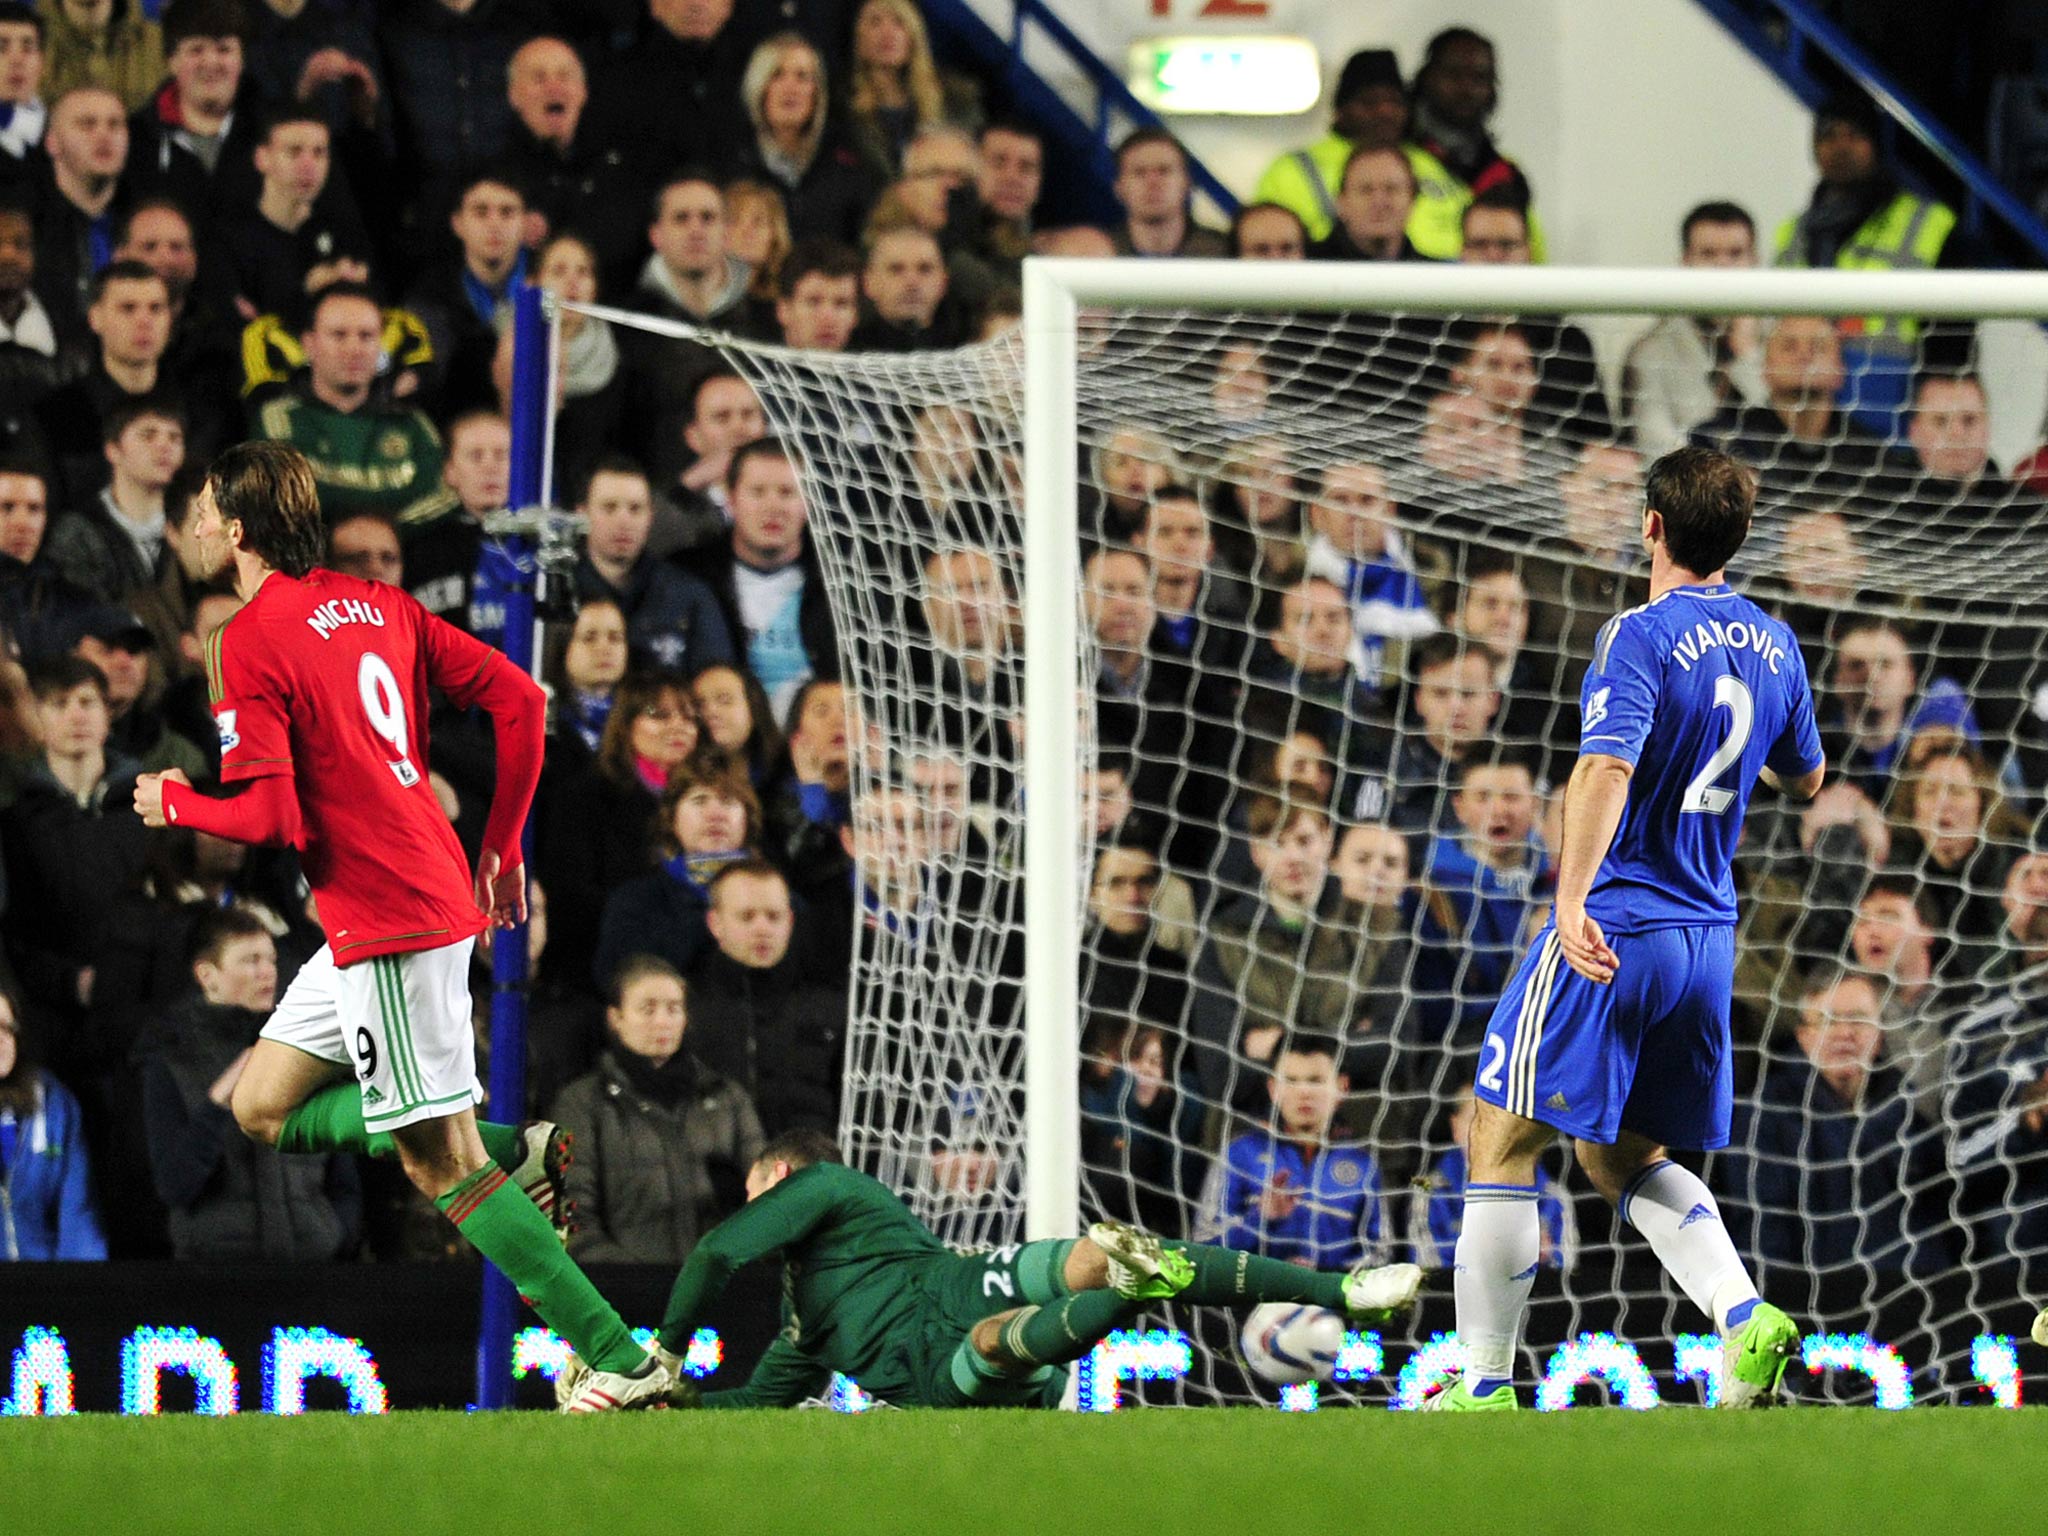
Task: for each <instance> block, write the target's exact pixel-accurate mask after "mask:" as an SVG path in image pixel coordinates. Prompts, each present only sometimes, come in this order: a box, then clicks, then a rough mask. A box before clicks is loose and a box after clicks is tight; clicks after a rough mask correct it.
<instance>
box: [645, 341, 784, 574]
mask: <svg viewBox="0 0 2048 1536" xmlns="http://www.w3.org/2000/svg"><path fill="white" fill-rule="evenodd" d="M767 434H768V418H767V416H766V415H765V414H764V413H763V412H762V410H761V401H760V397H759V396H757V395H756V394H755V393H754V386H753V385H751V384H749V383H748V382H747V381H746V380H745V379H744V378H743V377H741V376H740V374H739V373H738V372H737V371H736V370H735V369H734V368H733V367H732V366H731V365H730V364H729V363H724V362H720V363H717V364H714V365H713V366H712V367H710V368H707V369H705V370H704V372H703V373H701V374H700V375H698V377H697V378H696V380H695V381H694V382H693V383H692V384H691V386H690V391H689V396H688V399H687V402H686V414H685V417H684V421H683V431H682V440H683V446H684V447H685V448H686V449H687V450H688V451H689V454H690V462H689V464H688V465H687V466H686V467H685V468H684V469H683V470H682V472H681V473H680V474H679V475H678V476H677V478H676V479H675V481H674V482H673V483H671V484H670V486H669V488H668V492H667V495H666V496H665V497H664V498H663V500H664V501H665V502H666V503H667V506H668V508H669V511H670V515H669V517H668V518H667V522H668V523H669V524H670V527H669V528H668V530H667V536H666V537H665V538H664V537H663V521H664V519H663V516H662V511H663V508H662V507H661V506H660V505H657V507H656V509H655V535H654V538H655V540H656V541H658V542H661V543H664V544H666V545H668V546H669V549H667V550H664V551H662V552H663V553H671V552H673V551H675V550H681V551H684V552H685V553H686V554H694V553H696V552H699V551H703V550H707V549H709V548H710V547H711V546H713V545H716V544H722V543H724V542H726V541H727V540H728V539H729V538H731V536H732V502H731V498H730V497H729V495H728V494H727V491H726V483H725V482H726V476H727V475H728V474H729V473H730V472H731V470H732V456H733V454H734V452H735V451H736V450H738V449H740V448H744V447H745V446H746V445H747V444H748V443H752V442H758V441H759V440H760V439H761V438H763V437H765V436H767Z"/></svg>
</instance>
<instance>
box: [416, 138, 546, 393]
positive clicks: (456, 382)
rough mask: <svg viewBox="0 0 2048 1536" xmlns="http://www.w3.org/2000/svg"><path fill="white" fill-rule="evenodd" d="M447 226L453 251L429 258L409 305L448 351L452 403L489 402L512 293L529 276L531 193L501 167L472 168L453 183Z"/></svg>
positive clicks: (446, 375)
mask: <svg viewBox="0 0 2048 1536" xmlns="http://www.w3.org/2000/svg"><path fill="white" fill-rule="evenodd" d="M454 190H455V207H454V211H453V212H451V213H450V214H449V215H448V227H449V229H451V230H452V231H453V232H454V234H455V244H456V250H455V252H454V253H453V254H452V255H451V256H450V257H449V258H447V259H446V260H442V261H435V262H430V263H428V264H426V266H425V268H424V269H423V270H422V271H421V273H420V275H419V276H418V277H417V278H416V279H415V280H414V282H413V285H412V288H411V289H410V291H409V292H408V293H407V295H406V301H405V302H406V306H407V307H408V308H409V309H411V310H412V311H413V312H414V313H415V314H417V315H419V316H420V318H421V319H423V320H425V321H426V322H427V325H428V327H429V328H430V329H431V331H432V332H433V335H434V338H435V342H436V344H437V346H438V348H439V351H440V352H441V354H442V355H443V357H444V358H445V359H446V368H445V373H444V380H445V383H444V385H443V389H444V396H445V398H444V403H445V405H446V407H447V408H448V409H449V410H453V411H465V410H475V409H478V408H483V407H488V406H489V405H490V404H491V403H492V402H493V399H494V395H495V391H494V390H493V389H492V387H491V364H492V362H493V361H494V360H495V359H496V357H497V355H498V335H499V332H501V331H503V330H506V329H508V328H509V327H510V325H511V319H512V296H513V295H514V294H515V293H516V292H518V290H519V289H520V288H522V287H524V286H525V284H526V273H527V255H526V250H525V247H524V245H523V244H522V243H521V242H522V240H523V239H524V237H525V231H526V197H525V195H524V194H523V193H522V192H521V191H520V190H519V188H518V187H516V186H514V185H513V184H512V181H511V178H510V177H509V176H508V175H507V174H506V173H505V172H503V171H499V170H490V171H479V172H471V173H470V174H468V175H466V176H464V177H462V178H461V179H460V180H459V181H458V182H457V183H456V185H455V189H454Z"/></svg>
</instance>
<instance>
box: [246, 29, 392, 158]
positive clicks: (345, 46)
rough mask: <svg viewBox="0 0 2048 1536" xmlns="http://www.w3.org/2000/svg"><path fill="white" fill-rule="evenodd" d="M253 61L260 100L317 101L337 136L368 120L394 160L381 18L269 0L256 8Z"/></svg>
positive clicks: (249, 60) (250, 68)
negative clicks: (383, 77)
mask: <svg viewBox="0 0 2048 1536" xmlns="http://www.w3.org/2000/svg"><path fill="white" fill-rule="evenodd" d="M249 10H250V14H249V17H248V20H249V23H250V26H249V32H248V35H247V36H246V37H245V38H244V40H243V41H244V45H245V50H244V51H245V65H246V68H247V72H248V77H249V79H250V80H251V81H252V82H254V85H255V88H256V93H257V95H258V97H259V98H261V99H262V100H265V101H271V102H285V101H296V102H298V103H300V104H302V105H305V106H310V107H312V108H313V109H314V110H316V111H317V112H319V113H320V114H321V116H322V117H323V118H324V119H325V120H326V121H327V123H328V125H329V126H330V127H332V128H333V129H334V130H335V131H336V132H337V133H339V132H340V131H342V129H343V128H344V127H345V126H350V125H354V124H360V125H361V126H362V127H363V128H365V129H366V130H369V131H370V132H372V133H374V134H375V135H376V138H375V140H374V141H373V142H375V144H376V146H377V149H378V152H379V154H380V155H382V156H386V157H388V155H389V153H390V149H391V144H390V101H389V96H388V93H387V92H386V91H385V89H384V85H383V82H382V80H381V79H380V77H379V67H378V66H379V63H380V56H379V53H378V50H377V34H376V20H375V17H374V16H372V15H370V14H367V13H366V12H365V11H363V10H362V9H360V8H343V7H339V6H309V5H307V4H305V3H304V0H263V3H261V4H259V5H255V6H252V7H250V8H249Z"/></svg>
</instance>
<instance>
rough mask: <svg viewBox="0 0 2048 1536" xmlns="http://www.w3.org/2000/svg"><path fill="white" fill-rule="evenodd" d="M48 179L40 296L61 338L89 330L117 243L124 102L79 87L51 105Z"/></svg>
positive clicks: (40, 216)
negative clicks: (101, 277) (98, 278)
mask: <svg viewBox="0 0 2048 1536" xmlns="http://www.w3.org/2000/svg"><path fill="white" fill-rule="evenodd" d="M43 148H44V149H45V150H46V151H48V153H49V156H50V181H49V184H48V185H47V186H45V187H42V188H41V189H40V192H41V196H40V198H39V201H38V203H37V206H36V280H37V292H38V293H39V294H41V296H42V300H43V302H44V303H45V304H47V305H49V307H50V314H51V316H52V317H53V318H54V319H55V320H56V322H57V334H58V336H59V338H60V339H63V340H71V339H74V338H76V337H77V336H78V335H79V333H80V332H81V331H82V330H83V329H84V320H85V309H86V305H87V304H88V303H89V302H90V301H91V299H92V293H91V284H92V279H93V275H94V274H95V273H96V272H98V271H99V269H100V268H101V267H103V266H105V265H106V264H107V259H108V254H109V252H110V251H111V250H112V248H113V244H114V199H115V196H116V195H117V193H118V192H119V191H120V186H121V173H122V171H123V170H125V169H126V167H127V164H128V119H127V117H126V116H125V115H124V112H123V108H122V106H121V98H120V97H118V96H116V95H115V94H114V93H113V92H112V91H110V90H106V89H104V88H102V87H100V86H95V85H81V86H73V87H70V88H68V89H66V90H65V91H63V92H62V93H60V94H59V95H58V96H57V97H56V99H55V100H54V101H53V102H52V103H51V106H50V126H49V127H48V129H46V130H45V131H44V134H43Z"/></svg>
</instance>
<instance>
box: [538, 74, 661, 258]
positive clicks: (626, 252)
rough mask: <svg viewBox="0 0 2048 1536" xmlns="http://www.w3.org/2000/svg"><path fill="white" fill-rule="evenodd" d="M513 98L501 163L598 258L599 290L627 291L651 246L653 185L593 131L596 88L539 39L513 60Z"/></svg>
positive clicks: (545, 213)
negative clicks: (589, 112)
mask: <svg viewBox="0 0 2048 1536" xmlns="http://www.w3.org/2000/svg"><path fill="white" fill-rule="evenodd" d="M506 97H507V99H508V100H509V101H510V102H511V104H512V112H513V115H514V116H515V117H516V118H517V121H516V122H514V123H513V124H512V125H511V128H510V129H509V131H508V132H509V136H508V138H507V141H506V145H505V155H504V159H503V162H502V165H503V169H504V171H505V173H506V174H507V175H508V176H510V177H511V178H512V179H513V180H514V181H516V182H517V183H518V184H519V186H520V188H521V190H523V191H524V192H525V194H526V206H527V211H528V214H529V216H531V215H536V214H537V215H539V217H540V218H541V219H542V220H543V221H544V222H545V224H546V226H547V229H548V232H549V233H550V234H554V233H557V232H559V231H561V230H565V229H573V230H575V231H576V233H577V234H579V235H581V236H583V238H584V239H586V240H588V241H589V242H590V243H591V245H592V247H593V248H594V249H595V251H596V254H597V270H598V279H599V291H600V292H604V293H619V292H623V291H624V290H625V288H626V287H627V285H628V284H630V283H631V282H632V280H633V277H634V274H635V269H636V267H637V265H638V258H639V255H640V252H641V251H642V250H644V249H645V248H646V242H645V240H644V238H643V235H642V227H641V222H640V220H641V215H642V213H643V211H644V209H645V204H646V195H647V192H646V187H645V186H644V185H643V183H642V182H641V180H640V178H639V177H638V176H637V175H636V174H635V173H634V171H633V169H632V167H631V166H630V165H628V163H627V160H626V151H625V148H624V146H623V145H622V144H620V143H619V142H617V141H607V140H604V139H602V138H600V136H599V135H598V133H597V132H595V131H593V129H592V128H591V126H589V124H588V122H587V119H586V113H585V108H586V107H588V106H589V104H590V84H589V80H588V78H587V77H586V75H585V74H584V70H583V61H582V60H581V59H580V58H578V57H577V56H576V50H575V49H573V48H571V47H570V46H569V45H568V44H567V43H565V42H563V41H562V40H561V39H560V38H558V37H536V38H535V39H534V40H533V41H532V42H530V43H527V44H525V45H524V46H523V47H521V48H520V49H519V51H518V52H517V53H515V54H513V55H512V65H511V68H510V69H509V70H508V71H507V88H506Z"/></svg>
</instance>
